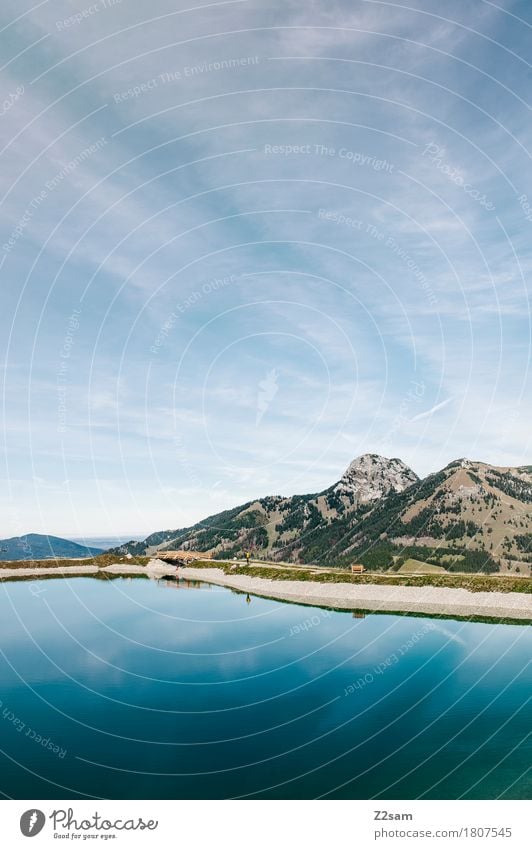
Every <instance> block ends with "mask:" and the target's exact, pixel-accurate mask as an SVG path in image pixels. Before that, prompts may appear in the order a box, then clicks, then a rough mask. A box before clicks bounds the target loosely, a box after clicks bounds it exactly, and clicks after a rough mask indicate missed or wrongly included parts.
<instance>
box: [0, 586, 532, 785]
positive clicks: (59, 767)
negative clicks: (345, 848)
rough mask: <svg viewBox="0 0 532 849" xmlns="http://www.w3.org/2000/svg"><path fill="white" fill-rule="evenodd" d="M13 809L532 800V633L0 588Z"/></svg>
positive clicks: (194, 593) (170, 595) (3, 780)
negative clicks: (93, 803) (114, 803)
mask: <svg viewBox="0 0 532 849" xmlns="http://www.w3.org/2000/svg"><path fill="white" fill-rule="evenodd" d="M0 649H1V653H0V699H1V702H2V705H1V707H0V749H1V753H0V767H1V768H0V790H1V791H2V793H3V794H5V795H6V796H10V797H13V798H25V799H28V798H29V799H31V798H65V797H91V796H95V797H104V798H227V797H241V796H244V797H252V798H268V797H269V798H289V799H290V798H294V799H295V798H315V797H320V796H326V797H329V798H330V797H336V798H363V799H364V798H374V797H381V798H399V799H400V798H405V799H412V798H418V797H421V798H451V799H455V798H459V797H465V798H492V797H493V798H494V797H498V796H501V797H503V798H531V797H532V773H531V764H532V737H531V731H532V710H531V704H530V699H531V695H532V669H531V658H532V629H531V628H530V627H526V626H519V625H491V624H482V623H469V622H459V621H451V620H434V619H429V618H419V617H406V616H404V617H403V616H392V615H373V616H366V617H365V618H355V617H354V616H353V615H352V614H350V613H336V612H332V611H331V612H329V611H323V610H320V609H317V608H310V607H303V606H298V605H292V604H282V603H279V602H275V601H270V600H267V599H261V598H257V597H251V598H249V597H248V599H246V596H245V595H240V594H236V593H233V592H231V591H229V590H226V589H222V588H217V587H216V588H215V587H209V586H207V585H205V584H202V585H196V586H195V587H187V586H186V585H184V584H180V585H179V586H177V585H175V584H170V583H165V582H160V583H155V582H152V581H149V580H146V579H133V580H131V579H125V578H121V579H117V580H113V581H106V580H97V579H93V578H76V579H69V580H61V579H53V580H47V581H42V582H38V583H33V582H31V583H29V582H17V583H11V582H3V583H1V584H0Z"/></svg>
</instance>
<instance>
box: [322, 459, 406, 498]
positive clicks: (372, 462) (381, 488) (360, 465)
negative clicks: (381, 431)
mask: <svg viewBox="0 0 532 849" xmlns="http://www.w3.org/2000/svg"><path fill="white" fill-rule="evenodd" d="M418 480H419V478H418V476H417V475H416V473H415V472H413V471H412V469H410V468H409V467H408V466H407V465H406V464H405V463H403V461H402V460H399V459H397V458H396V457H395V458H393V459H391V460H390V459H388V458H387V457H381V455H380V454H362V456H360V457H357V458H356V459H355V460H353V462H352V463H350V465H349V466H348V467H347V469H346V470H345V472H344V474H343V475H342V477H341V478H340V480H339V481H338V483H337V484H336V487H335V489H336V490H337V491H339V492H340V493H341V492H353V493H354V494H355V495H356V498H357V500H358V501H359V502H367V501H375V500H376V499H377V498H382V497H383V496H384V495H388V493H390V492H402V491H403V490H404V489H406V488H407V487H409V486H411V484H413V483H416V481H418Z"/></svg>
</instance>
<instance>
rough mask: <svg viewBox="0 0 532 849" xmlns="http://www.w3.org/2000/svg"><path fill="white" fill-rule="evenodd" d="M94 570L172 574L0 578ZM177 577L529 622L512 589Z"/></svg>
mask: <svg viewBox="0 0 532 849" xmlns="http://www.w3.org/2000/svg"><path fill="white" fill-rule="evenodd" d="M96 575H102V576H105V575H123V576H126V575H131V576H135V575H139V576H140V575H144V576H145V577H148V578H152V579H160V578H163V577H165V576H169V577H176V573H175V567H174V566H172V565H170V564H168V563H164V562H163V561H161V560H157V559H155V558H154V559H152V560H151V561H150V562H149V563H148V564H147V565H146V566H144V565H139V564H136V563H112V564H109V565H108V566H101V567H98V566H94V565H91V564H85V565H83V564H80V565H79V566H65V567H63V568H61V567H57V566H49V567H37V568H35V567H27V568H18V569H17V568H15V569H9V568H7V569H6V568H3V569H0V583H1V582H2V581H4V580H10V579H16V578H35V579H37V580H38V579H39V578H40V577H46V578H49V577H53V576H55V577H58V578H59V577H65V578H66V577H69V576H74V577H75V576H78V577H83V576H86V577H94V576H96ZM177 577H179V578H184V579H185V580H195V581H204V582H205V583H209V584H216V585H218V586H221V587H227V588H228V589H233V590H237V591H239V592H243V593H251V594H252V595H257V596H262V597H264V598H270V599H274V600H277V601H285V602H291V603H293V604H304V605H308V606H313V607H327V608H333V609H335V610H351V611H367V612H375V613H399V614H401V613H402V614H408V613H411V614H417V615H420V614H421V615H423V614H425V615H428V616H450V617H453V616H455V617H459V618H476V617H481V618H486V619H495V620H497V619H503V620H512V621H514V622H521V623H523V624H524V623H526V622H532V595H531V594H529V593H515V592H504V593H502V592H497V591H490V592H470V591H469V590H467V589H463V588H451V587H435V586H430V585H428V586H424V587H412V586H401V585H382V584H381V585H379V584H353V583H347V582H346V583H343V582H335V583H330V582H329V583H322V582H320V581H306V580H301V581H299V580H293V581H291V580H275V579H271V578H259V577H253V576H250V575H231V574H226V573H225V572H224V571H223V570H222V569H219V568H217V567H214V566H213V567H201V568H195V567H194V566H180V567H179V571H178V573H177Z"/></svg>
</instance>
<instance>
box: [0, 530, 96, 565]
mask: <svg viewBox="0 0 532 849" xmlns="http://www.w3.org/2000/svg"><path fill="white" fill-rule="evenodd" d="M102 551H103V549H102V548H92V547H89V546H86V545H79V544H78V543H77V542H72V541H71V540H69V539H62V538H61V537H53V536H48V535H46V534H24V535H23V536H20V537H10V538H9V539H2V540H0V560H49V559H51V558H55V557H57V558H63V557H65V558H67V557H74V558H75V557H94V556H95V555H97V554H101V553H102Z"/></svg>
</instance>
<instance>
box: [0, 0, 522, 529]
mask: <svg viewBox="0 0 532 849" xmlns="http://www.w3.org/2000/svg"><path fill="white" fill-rule="evenodd" d="M2 16H3V17H2V23H1V24H0V26H1V27H2V29H1V32H0V39H1V43H2V48H3V49H2V56H3V57H4V58H3V67H2V71H1V73H2V101H3V102H2V106H1V109H0V112H1V121H0V133H1V140H0V142H1V158H2V166H3V167H2V171H1V175H2V177H1V179H2V187H1V191H2V204H1V206H0V217H1V231H2V236H1V239H0V262H1V266H0V273H1V275H2V302H3V303H2V310H1V312H0V322H1V324H2V333H1V338H2V344H3V349H4V357H3V363H4V365H3V378H4V384H3V393H4V445H3V473H2V477H3V486H2V505H1V506H2V511H1V515H2V525H1V528H0V533H1V534H2V535H3V536H7V535H11V534H19V533H23V532H27V531H41V532H43V531H47V532H51V533H57V534H65V535H74V536H81V535H83V534H87V535H90V534H113V533H119V534H130V533H131V534H133V533H138V534H142V533H145V532H146V533H147V532H149V531H151V530H155V529H160V528H163V527H173V528H175V527H181V526H185V525H187V524H189V523H191V522H193V521H195V520H197V519H200V518H202V517H204V516H206V515H208V514H211V513H213V512H215V511H217V510H220V509H224V508H226V507H230V506H233V505H235V504H238V503H240V502H242V501H245V500H248V499H251V498H253V497H255V496H261V495H265V494H268V493H282V494H290V493H293V492H308V491H315V490H319V489H322V488H325V487H326V486H328V485H329V484H330V483H332V482H333V481H335V480H337V479H338V477H339V476H340V474H341V473H342V471H343V469H344V467H345V466H347V464H348V463H349V462H350V461H351V459H353V458H354V457H355V456H357V455H359V454H361V453H363V452H367V451H372V452H378V453H383V454H385V455H387V456H399V457H401V458H402V459H403V460H405V462H407V463H409V464H410V465H411V466H412V467H413V468H414V469H415V471H417V472H418V474H427V473H428V472H431V471H435V470H437V469H438V468H441V467H442V466H443V465H445V464H446V463H447V462H449V461H450V460H452V459H455V458H457V457H462V456H468V457H472V458H475V459H482V460H486V461H487V462H491V463H494V464H499V465H505V464H508V465H510V464H515V465H517V464H523V463H531V462H532V447H531V445H530V413H531V403H530V398H531V392H530V376H529V371H528V367H529V360H530V305H529V290H530V270H531V245H532V169H531V168H530V152H529V148H530V142H531V138H530V135H531V134H530V129H531V121H530V103H531V96H530V83H531V78H532V65H531V64H530V62H529V61H528V60H529V58H530V43H531V39H532V15H531V9H530V6H529V4H526V3H519V2H502V3H500V4H499V5H497V4H495V3H491V2H484V0H476V2H474V3H468V4H463V3H461V2H460V3H459V2H450V3H447V4H445V6H442V4H441V3H436V2H428V0H423V2H418V3H416V2H412V3H411V4H409V5H408V6H407V5H401V4H398V3H388V2H374V0H369V1H368V0H364V2H347V0H344V2H334V0H332V2H327V3H324V2H309V3H305V4H302V3H295V2H292V0H284V1H283V2H282V3H280V2H271V3H268V4H265V3H263V2H259V0H242V1H241V2H223V3H210V4H203V5H202V4H196V5H195V6H194V7H192V6H190V5H189V4H188V3H183V4H181V3H177V4H176V3H175V2H173V3H170V2H169V1H168V2H166V0H155V2H153V3H151V4H149V7H147V6H145V4H134V3H131V2H127V0H121V2H114V3H113V2H110V0H97V2H94V3H92V4H90V3H84V0H81V2H75V3H70V2H61V0H54V2H48V1H47V0H44V2H40V3H37V4H33V6H32V5H31V4H30V3H27V2H24V0H22V2H17V3H13V2H5V3H4V4H3V10H2Z"/></svg>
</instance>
